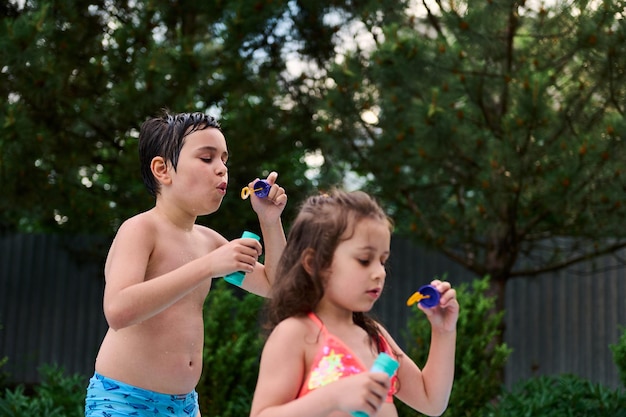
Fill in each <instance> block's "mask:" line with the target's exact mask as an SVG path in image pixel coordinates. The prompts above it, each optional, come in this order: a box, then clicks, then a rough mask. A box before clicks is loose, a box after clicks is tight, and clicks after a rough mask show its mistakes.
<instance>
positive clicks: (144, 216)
mask: <svg viewBox="0 0 626 417" xmlns="http://www.w3.org/2000/svg"><path fill="white" fill-rule="evenodd" d="M156 226H157V222H156V220H155V219H154V215H153V213H152V211H144V212H142V213H138V214H135V215H134V216H132V217H129V218H128V219H126V220H124V221H123V222H122V224H121V225H120V227H119V229H118V232H119V231H121V230H125V229H132V230H136V229H148V228H153V227H156Z"/></svg>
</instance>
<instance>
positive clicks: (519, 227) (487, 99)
mask: <svg viewBox="0 0 626 417" xmlns="http://www.w3.org/2000/svg"><path fill="white" fill-rule="evenodd" d="M381 3H386V2H381ZM392 3H393V2H392ZM532 3H533V4H531V2H519V1H513V0H502V1H483V2H480V1H474V2H472V1H467V0H461V1H454V2H433V4H432V5H429V6H428V8H427V7H426V6H420V5H415V7H413V8H410V9H407V10H408V11H407V15H406V16H404V17H403V18H398V16H397V15H395V16H394V17H395V18H394V19H387V17H388V16H387V15H386V14H385V13H384V12H382V10H383V9H386V8H387V7H389V6H388V5H387V4H385V5H384V6H383V5H380V8H381V13H379V14H378V15H376V16H378V18H379V20H378V21H376V22H375V23H372V22H369V23H370V24H369V25H368V24H365V26H366V27H368V28H371V31H370V33H367V34H362V36H366V35H370V36H371V37H372V38H374V39H375V40H378V43H376V45H375V47H374V48H373V50H371V51H370V50H368V49H366V48H363V49H360V50H359V49H357V50H354V51H350V52H348V53H346V54H345V55H346V56H345V59H343V60H335V64H332V65H329V76H330V77H331V78H332V79H333V81H334V83H333V84H332V87H331V88H329V91H327V92H326V94H325V95H324V102H323V104H322V108H321V109H320V111H319V114H320V116H319V117H318V118H317V119H316V121H317V123H318V126H319V127H318V131H319V132H320V137H321V138H320V141H321V144H322V150H323V153H324V155H325V156H327V162H328V165H333V166H334V168H335V170H338V171H342V170H344V169H348V170H351V171H356V172H357V173H358V174H360V175H361V176H362V178H364V179H366V180H367V181H366V188H367V189H369V190H370V191H371V192H373V193H374V194H375V195H377V196H378V198H380V199H381V200H382V201H384V202H385V203H386V204H387V205H388V206H389V210H390V211H391V212H392V214H393V216H394V218H395V219H396V231H397V233H399V234H404V235H406V236H409V237H411V238H413V239H414V240H415V241H417V242H419V243H422V244H428V245H429V246H431V247H434V248H436V249H437V250H439V251H440V252H443V253H445V254H448V255H449V256H450V258H452V259H454V260H456V261H457V262H459V263H460V264H462V265H463V266H465V267H466V268H467V269H469V270H471V271H473V272H475V273H476V274H477V275H479V276H482V275H486V274H489V275H491V276H492V277H493V278H494V279H496V280H507V279H508V278H509V277H510V276H511V273H512V272H514V274H515V276H529V275H535V274H538V273H540V272H542V271H545V270H551V269H554V268H558V267H560V266H561V265H568V264H569V263H570V262H574V261H576V260H577V261H581V260H585V259H588V258H589V257H593V256H596V255H598V254H601V253H602V252H603V251H607V252H611V251H614V250H617V249H619V248H620V247H624V245H626V234H625V229H624V228H623V227H621V226H622V225H623V224H624V221H625V220H626V217H625V216H626V210H623V209H622V208H623V205H624V198H623V197H624V186H625V181H626V179H625V178H626V177H625V176H624V175H623V161H624V160H625V159H626V153H625V152H626V147H625V146H623V145H624V139H625V138H624V133H623V132H624V131H625V130H624V129H625V128H626V116H625V115H626V112H625V109H626V71H624V68H626V25H624V24H623V22H624V11H623V1H618V0H607V1H602V2H601V5H594V6H591V4H590V2H589V1H588V0H573V1H569V2H567V4H565V3H562V2H558V3H557V2H551V3H553V4H548V2H532ZM370 4H371V3H370ZM572 10H576V13H573V12H572ZM360 17H361V18H362V19H363V20H364V21H367V20H368V19H371V20H373V19H375V17H372V13H368V14H365V13H364V14H363V15H362V16H360ZM378 32H382V33H378ZM365 112H374V113H375V114H376V115H377V119H376V120H375V121H374V122H373V123H371V124H370V123H368V122H365V121H364V120H363V119H362V118H361V115H362V114H363V113H365ZM381 156H382V157H381ZM333 166H328V167H326V169H327V170H332V169H333ZM400 178H401V181H399V179H400ZM562 236H568V237H573V238H574V239H572V240H571V241H570V242H569V243H571V246H570V247H564V246H563V244H564V243H565V242H562V241H561V242H560V246H559V245H552V246H550V245H547V243H548V240H549V239H551V238H553V237H562ZM607 237H608V238H618V239H617V240H610V239H608V240H607V239H606V238H607ZM534 250H536V251H539V250H542V255H543V256H540V257H537V258H536V259H533V262H532V263H523V262H518V260H519V259H520V257H521V256H523V255H525V254H527V253H531V252H533V251H534ZM533 254H535V253H533Z"/></svg>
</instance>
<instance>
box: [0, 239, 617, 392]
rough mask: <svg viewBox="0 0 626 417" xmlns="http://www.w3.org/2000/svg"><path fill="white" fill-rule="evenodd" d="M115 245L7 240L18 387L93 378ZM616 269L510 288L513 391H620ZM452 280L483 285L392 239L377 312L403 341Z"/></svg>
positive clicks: (2, 242) (1, 282) (6, 320)
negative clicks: (57, 376)
mask: <svg viewBox="0 0 626 417" xmlns="http://www.w3.org/2000/svg"><path fill="white" fill-rule="evenodd" d="M108 244H109V242H107V241H103V240H102V239H99V238H93V237H61V236H47V235H7V236H3V237H0V359H2V358H3V357H5V356H6V357H8V358H9V361H8V363H7V364H6V365H5V366H4V367H3V368H0V373H2V372H3V371H4V372H9V373H10V375H11V382H15V383H36V382H38V380H39V379H38V377H39V375H38V373H37V368H38V367H39V366H40V365H43V364H53V363H56V364H59V365H61V366H63V367H64V368H65V370H66V371H67V372H69V373H80V374H83V375H85V376H89V375H90V374H91V373H92V372H93V362H94V359H95V355H96V353H97V350H98V347H99V344H100V342H101V340H102V337H103V336H104V333H105V331H106V322H105V320H104V317H103V314H102V292H103V289H104V283H103V274H102V271H103V264H102V263H103V259H104V256H105V254H106V250H107V249H108ZM621 255H622V258H624V257H625V256H624V255H626V253H622V254H621ZM612 266H614V262H613V261H612V260H611V258H610V257H606V258H602V259H597V260H595V261H594V263H593V265H592V264H586V265H581V266H577V267H572V268H568V269H566V270H563V271H561V272H559V273H554V274H549V275H546V276H540V277H535V278H523V279H515V280H512V281H511V282H510V283H509V285H508V287H507V291H506V305H507V313H506V332H505V341H506V343H507V344H508V345H509V346H510V347H512V348H513V354H512V355H511V357H510V359H509V361H508V364H507V368H506V383H507V385H508V386H512V384H514V383H515V382H517V381H519V380H522V379H526V378H528V377H530V376H535V375H554V374H562V373H572V374H576V375H580V376H582V377H585V378H588V379H589V380H591V381H593V382H599V383H603V384H605V385H607V386H610V387H618V386H620V381H619V377H618V371H617V368H616V367H615V365H614V362H613V359H612V354H611V351H610V349H609V345H610V344H613V343H616V342H617V340H618V338H619V336H620V335H621V332H622V331H623V330H620V326H626V301H625V298H626V270H625V269H624V268H621V269H615V268H611V267H612ZM605 267H606V268H605ZM593 271H597V272H593ZM444 274H447V278H448V280H450V281H451V282H452V283H453V284H454V285H458V284H460V283H463V282H470V281H471V280H472V279H474V278H476V277H475V276H473V275H472V274H471V273H469V272H467V271H466V270H464V269H462V268H461V267H459V266H458V265H456V264H454V263H452V262H450V261H449V260H448V259H447V258H445V257H443V256H442V255H440V254H438V253H434V252H432V251H428V250H425V249H423V248H420V247H417V246H415V245H413V244H411V243H410V242H407V241H405V240H402V239H399V238H395V239H394V240H393V242H392V259H391V265H390V274H389V277H388V280H387V283H386V288H385V294H384V296H383V298H382V299H381V300H380V301H379V303H378V304H377V306H376V312H377V315H378V317H379V318H381V320H382V321H383V322H384V323H385V325H386V327H387V328H388V329H389V330H390V332H391V333H392V334H393V335H394V336H395V337H396V338H397V339H399V340H400V339H401V338H402V335H403V334H404V331H403V329H404V328H405V326H406V321H407V314H408V309H407V307H406V304H405V302H406V299H407V297H408V296H409V295H411V294H412V293H413V292H414V291H415V290H416V289H417V288H418V287H419V286H420V285H422V284H424V283H428V282H429V281H430V280H431V279H432V278H433V277H435V276H439V277H441V276H443V275H444ZM405 343H406V342H405ZM409 343H410V342H409Z"/></svg>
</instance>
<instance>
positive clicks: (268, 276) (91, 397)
mask: <svg viewBox="0 0 626 417" xmlns="http://www.w3.org/2000/svg"><path fill="white" fill-rule="evenodd" d="M139 155H140V163H141V172H142V177H143V180H144V183H145V185H146V187H147V188H148V191H149V192H150V194H151V195H152V196H153V197H155V200H156V203H155V205H154V207H153V208H152V209H150V210H148V211H146V212H144V213H141V214H138V215H136V216H134V217H132V218H130V219H128V220H126V221H125V222H124V223H123V224H122V225H121V227H120V228H119V230H118V232H117V234H116V237H115V239H114V240H113V243H112V245H111V248H110V250H109V254H108V257H107V260H106V264H105V271H104V272H105V279H106V287H105V291H104V301H103V306H104V314H105V316H106V319H107V322H108V324H109V330H108V332H107V334H106V336H105V337H104V340H103V342H102V345H101V347H100V351H99V353H98V356H97V358H96V363H95V374H94V376H93V378H91V380H90V384H89V387H88V389H87V397H86V403H85V415H86V416H87V417H90V416H107V417H113V416H118V415H138V416H141V415H155V414H157V413H159V414H158V415H168V416H172V415H174V416H192V417H196V416H200V411H199V408H198V398H197V393H196V392H195V387H196V385H197V383H198V381H199V379H200V375H201V372H202V349H203V340H204V325H203V317H202V307H203V305H204V300H205V298H206V296H207V294H208V292H209V289H210V288H211V281H212V279H213V278H217V277H223V276H225V275H227V274H229V273H231V272H235V271H243V272H245V273H247V276H246V279H245V281H244V282H243V284H242V287H243V288H244V289H246V290H248V291H250V292H253V293H255V294H258V295H262V296H265V295H267V293H268V291H269V288H270V286H271V283H272V281H273V278H274V271H275V268H276V264H277V262H278V259H279V257H280V254H281V252H282V249H283V248H284V246H285V234H284V231H283V227H282V223H281V218H280V216H281V213H282V211H283V209H284V207H285V204H286V202H287V195H286V194H285V190H284V189H282V188H281V187H279V186H278V185H277V184H276V178H277V177H278V174H276V173H275V172H272V173H271V174H270V175H269V176H268V177H267V181H268V182H269V184H271V190H270V193H269V195H268V196H267V198H265V199H260V198H258V197H257V196H256V195H254V193H252V194H253V195H252V196H251V201H252V208H253V209H254V210H255V212H256V213H257V216H258V217H259V222H260V226H261V232H262V234H263V241H264V243H265V250H266V253H265V265H262V264H260V263H259V262H257V259H258V257H259V255H260V254H261V245H260V243H259V242H257V241H256V240H254V239H249V238H246V239H235V240H233V241H231V242H228V241H227V240H226V239H225V238H224V237H223V236H221V235H220V234H219V233H217V232H216V231H214V230H212V229H210V228H207V227H204V226H201V225H198V224H196V219H197V217H198V216H202V215H206V214H211V213H214V212H215V211H217V209H218V208H219V206H220V204H221V202H222V199H223V198H224V196H225V194H226V187H227V184H228V168H227V166H226V163H227V160H228V149H227V147H226V140H225V138H224V135H223V134H222V131H221V128H220V126H219V124H218V123H217V121H216V120H215V119H213V118H212V117H210V116H208V115H205V114H202V113H182V114H170V113H168V112H164V114H163V115H162V116H161V117H156V118H152V119H149V120H147V121H146V122H144V124H143V125H142V126H141V131H140V134H139ZM253 183H254V181H253V182H251V183H250V184H249V186H252V184H253Z"/></svg>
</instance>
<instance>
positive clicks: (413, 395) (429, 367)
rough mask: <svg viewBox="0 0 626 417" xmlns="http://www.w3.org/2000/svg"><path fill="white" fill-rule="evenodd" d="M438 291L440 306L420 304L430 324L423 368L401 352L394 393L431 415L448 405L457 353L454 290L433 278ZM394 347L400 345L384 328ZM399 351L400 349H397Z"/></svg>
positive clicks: (456, 303) (456, 305) (440, 412)
mask: <svg viewBox="0 0 626 417" xmlns="http://www.w3.org/2000/svg"><path fill="white" fill-rule="evenodd" d="M432 285H434V286H435V287H436V288H437V289H438V290H439V292H440V293H441V301H440V304H439V306H437V307H434V308H432V309H424V308H422V307H420V308H421V309H422V310H423V311H424V313H425V314H426V316H427V317H428V320H429V321H430V323H431V327H432V334H431V341H430V350H429V352H428V358H427V360H426V364H425V365H424V368H423V369H422V370H420V369H419V367H418V366H417V365H416V364H415V362H413V360H411V358H409V357H408V356H407V355H406V354H404V353H402V356H401V357H400V367H399V369H398V379H399V381H400V385H399V386H400V389H399V391H398V393H397V394H396V396H397V397H398V398H399V399H400V400H401V401H402V402H404V403H405V404H407V405H409V406H410V407H412V408H413V409H415V410H417V411H419V412H421V413H424V414H426V415H430V416H439V415H441V414H443V412H444V411H445V410H446V408H447V406H448V400H449V399H450V392H451V391H452V383H453V381H454V358H455V352H456V320H457V318H458V313H459V304H458V302H457V300H456V292H455V291H454V290H453V289H451V287H450V284H449V283H447V282H441V281H433V282H432ZM383 332H384V333H385V337H387V338H388V339H387V340H389V341H390V343H392V346H393V347H394V349H398V351H400V348H399V347H398V346H397V344H396V343H395V341H393V339H391V337H390V336H389V335H388V333H386V331H384V330H383ZM400 352H401V351H400Z"/></svg>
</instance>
